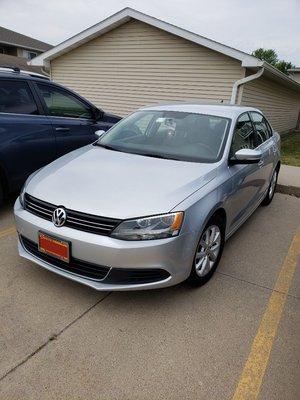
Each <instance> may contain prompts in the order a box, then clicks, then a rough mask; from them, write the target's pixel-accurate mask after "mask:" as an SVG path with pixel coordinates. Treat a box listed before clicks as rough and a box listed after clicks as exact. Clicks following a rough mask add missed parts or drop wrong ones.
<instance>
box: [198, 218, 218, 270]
mask: <svg viewBox="0 0 300 400" xmlns="http://www.w3.org/2000/svg"><path fill="white" fill-rule="evenodd" d="M220 248H221V231H220V228H219V227H218V226H217V225H211V226H209V227H208V228H207V229H206V230H205V231H204V232H203V234H202V236H201V239H200V242H199V245H198V249H197V252H196V256H195V261H194V267H195V272H196V274H197V275H198V276H199V277H201V278H202V277H204V276H206V275H207V274H208V273H209V272H210V271H211V270H212V268H213V267H214V265H215V263H216V260H217V258H218V255H219V252H220Z"/></svg>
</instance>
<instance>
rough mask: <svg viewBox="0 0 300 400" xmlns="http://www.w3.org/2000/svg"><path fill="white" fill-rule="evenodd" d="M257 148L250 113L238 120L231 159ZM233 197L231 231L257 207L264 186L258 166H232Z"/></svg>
mask: <svg viewBox="0 0 300 400" xmlns="http://www.w3.org/2000/svg"><path fill="white" fill-rule="evenodd" d="M255 147H256V137H255V130H254V126H253V123H252V120H251V119H250V116H249V113H248V112H246V113H243V114H241V115H240V116H239V118H238V119H237V122H236V125H235V129H234V134H233V138H232V142H231V149H230V154H229V159H230V158H231V157H233V156H234V154H235V153H236V152H237V151H238V150H241V149H254V148H255ZM229 172H230V174H231V176H232V178H231V187H232V191H231V195H230V196H229V198H228V201H227V207H228V210H227V212H228V222H229V230H232V229H234V228H235V227H236V226H237V225H239V224H240V223H241V222H242V221H243V220H244V219H245V218H246V217H247V216H248V215H249V214H250V213H251V212H252V210H253V209H254V208H255V207H256V206H257V203H258V201H259V196H260V192H261V186H262V173H261V169H260V166H259V165H258V164H233V165H232V164H230V162H229Z"/></svg>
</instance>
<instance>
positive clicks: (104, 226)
mask: <svg viewBox="0 0 300 400" xmlns="http://www.w3.org/2000/svg"><path fill="white" fill-rule="evenodd" d="M57 207H59V206H57V205H54V204H50V203H47V202H46V201H42V200H39V199H36V198H35V197H33V196H30V195H29V194H28V193H26V194H25V209H26V210H27V211H29V212H31V213H32V214H35V215H37V216H39V217H40V218H43V219H47V220H48V221H51V220H52V214H53V211H54V210H55V209H56V208H57ZM65 210H66V213H67V220H66V222H65V224H64V226H68V227H70V228H74V229H77V230H80V231H84V232H89V233H96V234H98V235H105V236H109V235H110V234H111V232H112V231H113V230H114V229H115V227H116V226H117V225H118V224H119V223H120V222H121V220H119V219H113V218H106V217H98V216H97V215H91V214H86V213H82V212H79V211H74V210H69V209H67V208H66V209H65Z"/></svg>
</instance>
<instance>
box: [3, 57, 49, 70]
mask: <svg viewBox="0 0 300 400" xmlns="http://www.w3.org/2000/svg"><path fill="white" fill-rule="evenodd" d="M27 61H28V60H27V59H26V58H23V57H16V56H9V55H8V54H0V67H18V68H20V69H23V70H25V71H32V72H37V73H38V74H43V75H45V73H44V72H43V70H42V68H41V67H34V66H32V65H28V64H27Z"/></svg>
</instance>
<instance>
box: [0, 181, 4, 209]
mask: <svg viewBox="0 0 300 400" xmlns="http://www.w3.org/2000/svg"><path fill="white" fill-rule="evenodd" d="M3 200H4V190H3V185H2V183H1V180H0V207H1V206H2V204H3Z"/></svg>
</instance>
